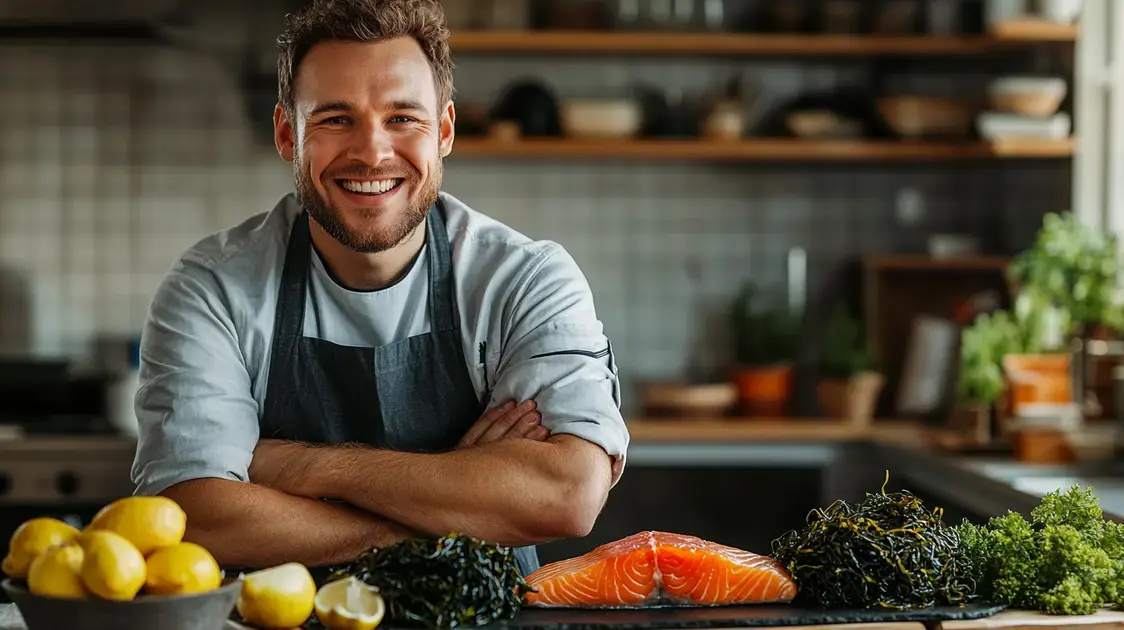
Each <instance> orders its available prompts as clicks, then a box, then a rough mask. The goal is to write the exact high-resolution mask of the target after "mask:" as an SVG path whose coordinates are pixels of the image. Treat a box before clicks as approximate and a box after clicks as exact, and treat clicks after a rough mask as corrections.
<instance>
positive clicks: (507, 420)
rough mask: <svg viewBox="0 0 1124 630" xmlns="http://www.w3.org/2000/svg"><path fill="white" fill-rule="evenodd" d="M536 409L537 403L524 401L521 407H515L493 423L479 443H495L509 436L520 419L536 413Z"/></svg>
mask: <svg viewBox="0 0 1124 630" xmlns="http://www.w3.org/2000/svg"><path fill="white" fill-rule="evenodd" d="M534 409H535V401H533V400H528V401H524V402H523V403H520V405H519V406H518V407H515V408H514V409H511V410H509V411H508V412H507V413H505V414H503V416H501V417H500V418H499V419H498V420H496V421H495V422H493V423H492V426H490V427H488V428H487V429H486V430H485V431H484V435H482V436H480V439H479V440H478V441H479V442H494V441H496V440H498V439H500V438H502V437H503V436H504V435H506V434H507V432H508V431H510V430H511V428H512V427H513V426H515V423H517V422H519V419H520V418H522V417H523V416H524V415H526V414H527V413H528V412H530V411H534Z"/></svg>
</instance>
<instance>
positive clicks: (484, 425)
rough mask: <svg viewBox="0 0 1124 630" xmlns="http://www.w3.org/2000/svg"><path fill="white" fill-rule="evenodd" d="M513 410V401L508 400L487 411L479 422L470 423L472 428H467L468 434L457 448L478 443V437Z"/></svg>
mask: <svg viewBox="0 0 1124 630" xmlns="http://www.w3.org/2000/svg"><path fill="white" fill-rule="evenodd" d="M514 408H515V401H514V400H509V401H507V402H505V403H504V404H502V405H497V406H495V407H493V408H491V409H489V410H488V411H487V412H486V413H485V414H484V415H482V416H480V419H479V420H477V421H476V422H473V423H472V426H471V427H469V428H468V432H466V433H465V434H464V437H462V438H461V441H460V444H459V446H460V447H461V448H464V447H468V446H474V445H475V444H476V443H477V442H479V441H480V436H482V435H484V432H485V431H487V430H488V429H489V428H491V426H492V425H493V424H494V423H495V422H496V420H498V419H499V418H501V417H503V415H504V414H506V413H507V412H509V411H511V410H512V409H514Z"/></svg>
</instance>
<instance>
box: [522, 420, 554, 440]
mask: <svg viewBox="0 0 1124 630" xmlns="http://www.w3.org/2000/svg"><path fill="white" fill-rule="evenodd" d="M523 437H526V438H527V439H529V440H537V441H539V442H542V441H543V440H545V439H546V438H548V437H550V430H548V429H547V428H546V427H544V426H542V425H541V424H540V425H538V426H537V427H535V428H533V429H531V430H530V431H528V432H527V435H525V436H523Z"/></svg>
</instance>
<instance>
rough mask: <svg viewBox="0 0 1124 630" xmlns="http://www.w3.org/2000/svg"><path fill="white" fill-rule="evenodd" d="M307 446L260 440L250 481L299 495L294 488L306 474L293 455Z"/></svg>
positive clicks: (255, 451) (255, 450) (284, 441)
mask: <svg viewBox="0 0 1124 630" xmlns="http://www.w3.org/2000/svg"><path fill="white" fill-rule="evenodd" d="M305 447H307V445H304V444H300V443H297V442H290V441H288V440H259V441H258V444H257V446H255V447H254V457H253V459H251V460H250V481H251V482H253V483H255V484H257V485H259V486H266V487H268V488H273V489H274V490H279V491H281V492H285V493H287V494H298V492H296V488H295V487H294V486H293V482H294V481H295V480H299V479H300V478H301V477H302V476H303V475H304V474H305V472H304V471H303V470H300V468H301V466H300V464H298V463H297V462H298V460H297V459H296V458H294V457H293V456H292V455H293V454H294V453H296V452H298V451H299V450H300V449H302V448H305Z"/></svg>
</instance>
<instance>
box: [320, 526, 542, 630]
mask: <svg viewBox="0 0 1124 630" xmlns="http://www.w3.org/2000/svg"><path fill="white" fill-rule="evenodd" d="M348 576H354V577H356V578H359V579H360V580H362V581H364V582H366V583H367V584H370V585H372V586H374V587H376V588H377V589H378V590H379V592H380V593H381V594H382V596H383V599H384V600H385V601H386V607H387V610H386V612H387V617H388V619H390V620H393V621H395V622H397V623H399V624H403V625H411V626H421V627H425V628H429V629H430V630H441V629H448V628H461V627H474V626H483V625H487V624H489V623H492V622H494V621H499V620H502V619H513V618H515V616H516V615H518V614H519V610H520V608H521V606H522V605H523V601H524V597H525V595H526V593H527V592H528V591H529V590H530V587H529V586H528V585H527V583H526V581H525V580H524V579H523V575H522V574H521V573H520V571H519V566H518V564H517V563H516V561H515V552H514V550H513V549H511V548H508V547H502V546H499V545H493V544H488V543H485V542H481V541H478V540H476V539H474V538H471V537H468V536H463V535H458V534H455V533H453V534H449V535H448V536H444V537H442V538H438V539H432V538H413V539H409V540H404V541H402V542H399V543H396V544H394V545H391V546H389V547H384V548H381V549H373V550H371V551H368V552H366V553H364V554H363V555H361V556H359V557H358V558H356V559H355V561H354V562H351V563H349V564H347V565H345V566H343V567H341V568H339V569H337V570H335V571H334V572H333V573H332V575H331V576H330V577H329V581H333V580H337V579H342V578H344V577H348Z"/></svg>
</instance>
